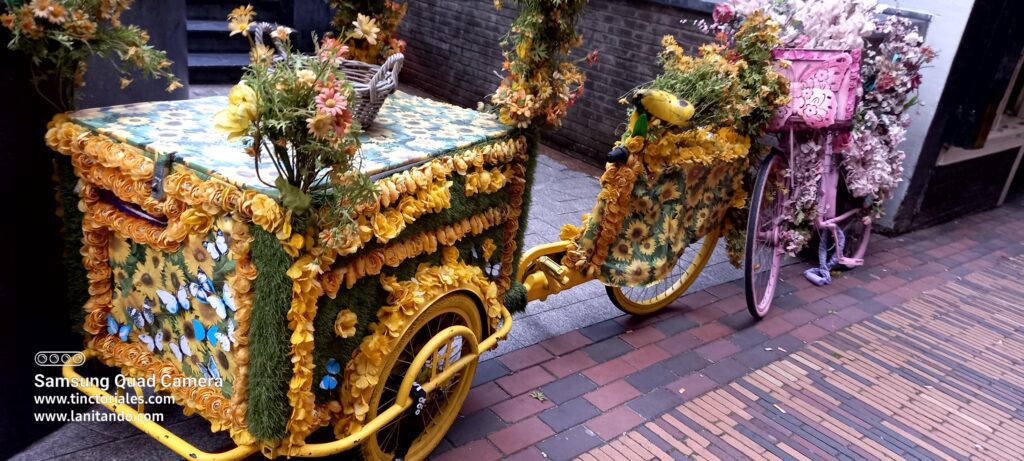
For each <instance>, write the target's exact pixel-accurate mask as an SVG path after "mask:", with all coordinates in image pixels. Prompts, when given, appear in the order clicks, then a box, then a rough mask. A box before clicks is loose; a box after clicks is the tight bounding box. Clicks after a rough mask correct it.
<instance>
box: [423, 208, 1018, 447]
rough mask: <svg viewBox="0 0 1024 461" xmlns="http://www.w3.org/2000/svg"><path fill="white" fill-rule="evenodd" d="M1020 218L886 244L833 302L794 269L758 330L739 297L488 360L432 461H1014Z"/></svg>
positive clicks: (704, 299) (732, 286) (737, 289)
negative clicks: (973, 460)
mask: <svg viewBox="0 0 1024 461" xmlns="http://www.w3.org/2000/svg"><path fill="white" fill-rule="evenodd" d="M1016 202H1017V203H1015V204H1010V205H1007V206H1005V207H1003V208H1001V209H997V210H993V211H989V212H985V213H981V214H978V215H975V216H972V217H968V218H965V219H962V220H960V221H957V222H953V223H948V224H945V225H942V226H938V227H934V228H931V229H927V230H924V231H920V232H916V233H912V234H909V235H905V236H902V237H899V238H894V239H885V238H882V237H879V236H874V237H873V238H874V240H873V241H872V248H871V250H870V254H869V256H868V258H867V259H868V264H867V265H866V266H865V267H861V268H858V269H855V270H852V271H849V272H847V273H845V274H844V275H842V276H839V277H836V278H835V280H834V282H833V284H832V285H829V286H827V287H822V288H819V287H814V286H812V285H810V284H809V283H807V282H806V281H805V280H804V279H803V278H802V277H801V276H800V275H799V272H800V271H801V270H802V269H803V268H804V267H803V265H799V264H798V265H795V266H790V267H788V268H786V269H785V270H784V273H783V279H784V280H785V282H784V283H783V284H782V286H781V287H780V289H781V293H780V296H779V297H778V299H777V300H776V303H775V308H774V309H773V311H772V312H771V313H770V314H769V315H768V317H767V318H766V319H765V320H763V321H761V322H756V323H755V322H753V321H752V320H751V319H750V317H749V314H747V312H746V308H745V306H744V301H743V293H742V288H741V284H740V282H734V283H728V284H724V285H719V286H715V287H712V288H709V289H707V290H704V291H700V292H696V293H691V294H688V295H687V296H685V297H683V298H682V299H680V300H679V301H677V302H676V303H675V304H674V305H673V306H672V307H670V308H668V309H666V310H665V311H664V312H663V313H661V314H659V315H656V316H653V317H650V318H645V319H638V318H632V317H628V316H623V317H619V318H617V319H613V320H609V321H606V322H602V323H599V324H596V325H592V326H590V327H587V328H583V329H580V330H579V331H575V332H571V333H567V334H565V335H562V336H558V337H555V338H552V339H549V340H547V341H544V342H542V343H540V344H536V345H533V346H529V347H527V348H524V349H520V350H518V351H515V352H512V353H509V354H506V355H504V356H501V357H499V358H497V359H494V360H489V361H486V362H483V363H481V365H480V367H479V368H478V371H477V382H476V384H475V386H476V387H474V389H473V390H472V392H471V393H470V396H469V400H468V401H467V403H466V405H465V407H464V408H463V412H462V414H463V415H462V417H461V418H460V420H458V421H457V422H456V424H455V425H454V426H453V427H452V429H451V431H449V433H448V436H447V438H446V440H445V442H444V443H443V444H442V445H441V446H440V447H439V448H438V450H437V451H436V452H435V457H436V458H437V459H445V460H449V459H450V460H466V459H470V460H473V461H485V460H488V459H499V458H508V459H545V458H546V459H553V460H562V459H573V458H579V459H582V460H585V461H597V460H600V461H608V460H621V459H628V460H647V459H694V458H700V459H742V458H755V459H786V460H790V459H799V460H803V459H851V458H853V459H862V458H903V459H965V458H968V457H981V458H990V459H1014V458H1018V457H1019V454H1020V453H1024V442H1022V440H1024V422H1022V421H1024V420H1021V419H1020V418H1019V417H1020V416H1022V415H1024V378H1022V376H1024V373H1022V371H1024V365H1022V363H1021V358H1020V357H1022V356H1024V354H1022V352H1024V335H1021V332H1022V331H1024V309H1021V307H1022V306H1024V283H1022V280H1024V258H1011V257H1014V256H1017V255H1021V254H1024V206H1021V203H1020V200H1017V201H1016ZM926 291H927V293H926ZM534 391H540V392H541V393H543V395H544V396H545V397H546V399H545V400H543V401H541V400H538V399H536V398H534V397H533V396H531V393H533V392H534Z"/></svg>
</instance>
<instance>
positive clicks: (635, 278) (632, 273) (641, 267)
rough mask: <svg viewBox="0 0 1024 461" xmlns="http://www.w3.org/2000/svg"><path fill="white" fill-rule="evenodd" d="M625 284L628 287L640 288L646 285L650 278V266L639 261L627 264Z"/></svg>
mask: <svg viewBox="0 0 1024 461" xmlns="http://www.w3.org/2000/svg"><path fill="white" fill-rule="evenodd" d="M625 276H626V282H627V283H628V284H629V286H641V285H644V284H646V283H647V280H648V279H650V278H651V266H650V263H648V262H645V261H640V260H635V261H633V262H631V263H629V266H627V267H626V273H625Z"/></svg>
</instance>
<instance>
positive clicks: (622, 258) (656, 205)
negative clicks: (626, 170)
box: [579, 159, 746, 286]
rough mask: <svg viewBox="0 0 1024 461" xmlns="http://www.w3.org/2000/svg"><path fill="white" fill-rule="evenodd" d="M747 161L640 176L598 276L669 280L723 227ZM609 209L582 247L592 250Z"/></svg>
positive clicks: (635, 281) (616, 280)
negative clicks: (693, 249) (692, 250)
mask: <svg viewBox="0 0 1024 461" xmlns="http://www.w3.org/2000/svg"><path fill="white" fill-rule="evenodd" d="M745 165H746V161H745V160H744V159H740V160H737V161H734V162H714V163H711V164H709V165H701V164H691V165H686V166H684V167H682V168H681V169H677V168H672V169H669V170H664V171H662V173H661V174H658V175H655V174H645V173H641V174H639V175H637V178H636V182H635V183H634V185H633V190H632V198H631V200H630V206H629V210H628V212H627V213H626V216H625V219H624V220H623V222H622V228H621V230H620V231H619V232H618V234H617V237H616V239H615V240H614V241H613V242H612V243H611V245H610V248H609V249H608V256H607V257H606V258H605V260H604V263H603V265H602V266H601V268H600V271H599V272H598V273H597V274H596V275H597V278H598V279H600V280H601V281H602V282H603V283H605V284H606V285H612V286H644V285H649V284H652V283H655V282H657V281H659V280H662V279H664V278H665V277H666V276H667V275H668V274H669V273H670V272H671V271H672V268H673V267H674V266H675V264H676V261H677V260H678V259H679V257H680V256H681V255H682V253H683V251H684V250H685V249H686V247H687V246H689V245H690V244H691V243H693V242H695V241H696V240H698V239H700V238H701V237H703V236H704V235H706V234H707V233H708V232H710V231H711V230H712V229H714V228H715V227H716V226H720V225H721V223H722V221H723V219H724V217H725V213H726V211H727V210H728V209H729V208H730V206H731V203H732V202H733V197H734V195H735V194H736V193H737V191H738V189H740V188H741V187H742V180H741V179H742V173H743V169H744V168H745ZM603 209H604V206H602V205H601V204H598V206H597V207H596V208H595V210H594V216H595V217H597V219H591V220H590V221H589V222H587V223H586V225H585V228H584V230H583V232H582V234H581V235H580V239H581V240H584V241H581V242H579V246H580V247H583V248H590V247H593V243H592V242H586V241H585V240H593V239H594V238H595V236H596V235H597V232H598V228H599V226H600V216H601V214H602V211H603Z"/></svg>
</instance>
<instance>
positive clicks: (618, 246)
mask: <svg viewBox="0 0 1024 461" xmlns="http://www.w3.org/2000/svg"><path fill="white" fill-rule="evenodd" d="M611 255H612V258H615V259H618V260H620V261H629V260H631V259H632V258H633V245H632V244H631V243H630V242H628V241H623V240H619V241H618V242H616V243H615V245H613V246H612V251H611Z"/></svg>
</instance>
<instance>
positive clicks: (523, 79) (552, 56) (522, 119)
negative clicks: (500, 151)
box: [491, 0, 597, 128]
mask: <svg viewBox="0 0 1024 461" xmlns="http://www.w3.org/2000/svg"><path fill="white" fill-rule="evenodd" d="M517 3H519V4H520V8H521V9H520V13H519V17H518V18H516V20H515V21H514V22H513V23H512V30H511V31H510V33H509V35H508V37H507V38H506V39H505V40H504V41H503V42H502V46H504V47H505V63H504V64H503V66H502V69H503V70H504V71H505V72H507V74H506V75H505V78H504V79H503V80H502V81H501V84H500V85H499V86H498V89H497V90H496V91H495V93H494V96H493V97H492V98H491V103H493V104H494V105H495V106H497V107H498V117H499V119H500V120H501V121H502V123H505V124H508V125H513V126H518V127H520V128H526V127H528V126H530V124H531V123H533V122H534V121H535V120H536V121H538V122H540V123H543V124H546V125H550V126H560V125H561V121H562V118H563V117H565V115H566V113H568V111H569V107H571V106H572V105H573V103H575V102H576V100H577V99H579V97H580V96H581V95H583V83H584V81H585V80H586V77H585V75H584V74H583V72H581V71H580V70H579V68H578V67H577V66H576V63H577V61H576V60H574V59H573V58H572V57H571V56H570V54H571V52H572V50H573V48H576V47H579V46H580V44H582V43H583V37H582V36H581V35H579V34H578V33H577V32H576V23H577V22H578V21H579V18H580V15H581V14H582V13H583V7H584V5H586V0H561V1H551V0H519V1H517ZM495 5H496V6H497V7H498V8H499V9H500V8H501V7H502V3H501V0H496V1H495ZM596 59H597V52H596V51H594V52H591V53H590V54H589V55H588V56H587V60H588V62H591V63H592V62H594V61H595V60H596Z"/></svg>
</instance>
